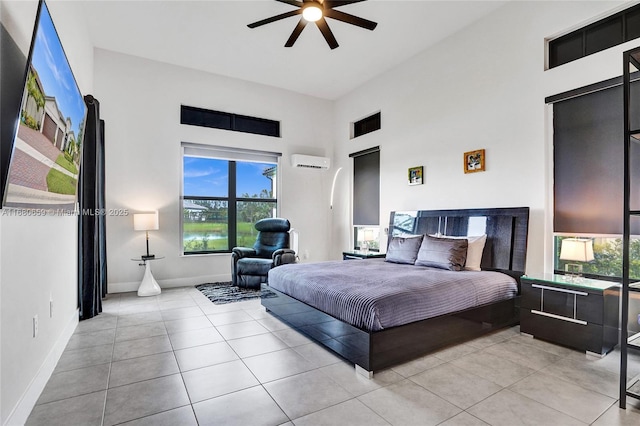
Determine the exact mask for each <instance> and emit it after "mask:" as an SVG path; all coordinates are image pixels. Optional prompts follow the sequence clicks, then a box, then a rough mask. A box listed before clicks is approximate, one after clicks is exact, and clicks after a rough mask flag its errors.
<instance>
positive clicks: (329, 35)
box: [316, 17, 339, 49]
mask: <svg viewBox="0 0 640 426" xmlns="http://www.w3.org/2000/svg"><path fill="white" fill-rule="evenodd" d="M316 25H317V26H318V28H319V29H320V32H321V33H322V35H323V36H324V39H325V40H327V44H328V45H329V47H330V48H331V49H335V48H336V47H338V46H339V44H338V40H336V37H335V36H334V35H333V32H332V31H331V28H329V25H328V24H327V20H326V19H324V17H322V18H320V19H319V20H317V21H316Z"/></svg>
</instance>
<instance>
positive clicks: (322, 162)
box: [291, 154, 331, 170]
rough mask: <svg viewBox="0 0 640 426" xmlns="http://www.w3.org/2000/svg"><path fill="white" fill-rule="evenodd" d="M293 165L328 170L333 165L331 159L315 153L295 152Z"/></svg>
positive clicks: (292, 160) (292, 158)
mask: <svg viewBox="0 0 640 426" xmlns="http://www.w3.org/2000/svg"><path fill="white" fill-rule="evenodd" d="M291 165H292V166H293V167H305V168H308V169H322V170H327V169H328V168H329V167H330V166H331V159H329V158H328V157H316V156H314V155H303V154H293V155H292V156H291Z"/></svg>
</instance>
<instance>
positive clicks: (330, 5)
mask: <svg viewBox="0 0 640 426" xmlns="http://www.w3.org/2000/svg"><path fill="white" fill-rule="evenodd" d="M361 1H366V0H351V1H349V0H345V1H332V0H324V3H322V4H323V5H324V7H325V9H327V8H329V9H331V8H333V7H340V6H346V5H348V4H351V3H360V2H361Z"/></svg>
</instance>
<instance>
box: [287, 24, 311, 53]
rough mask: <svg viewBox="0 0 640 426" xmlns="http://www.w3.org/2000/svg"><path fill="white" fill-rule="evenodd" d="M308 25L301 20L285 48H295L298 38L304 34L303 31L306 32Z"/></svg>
mask: <svg viewBox="0 0 640 426" xmlns="http://www.w3.org/2000/svg"><path fill="white" fill-rule="evenodd" d="M306 25H307V20H306V19H303V18H300V22H298V25H296V27H295V28H294V29H293V32H292V33H291V35H290V36H289V40H287V42H286V43H285V44H284V47H291V46H293V44H294V43H295V42H296V40H297V39H298V37H300V33H301V32H302V30H304V27H305V26H306Z"/></svg>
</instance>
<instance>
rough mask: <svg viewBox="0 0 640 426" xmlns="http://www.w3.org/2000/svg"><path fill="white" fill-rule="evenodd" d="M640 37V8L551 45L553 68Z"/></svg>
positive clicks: (608, 19)
mask: <svg viewBox="0 0 640 426" xmlns="http://www.w3.org/2000/svg"><path fill="white" fill-rule="evenodd" d="M638 37H640V5H636V6H633V7H630V8H628V9H625V10H623V11H622V12H618V13H616V14H614V15H611V16H608V17H606V18H603V19H601V20H599V21H597V22H594V23H592V24H589V25H587V26H585V27H582V28H580V29H577V30H575V31H572V32H570V33H569V34H566V35H564V36H562V37H558V38H557V39H555V40H551V41H550V42H549V68H554V67H557V66H559V65H563V64H566V63H567V62H571V61H574V60H576V59H579V58H582V57H584V56H587V55H591V54H593V53H596V52H600V51H602V50H605V49H608V48H610V47H613V46H617V45H619V44H622V43H624V42H626V41H629V40H633V39H635V38H638Z"/></svg>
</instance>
